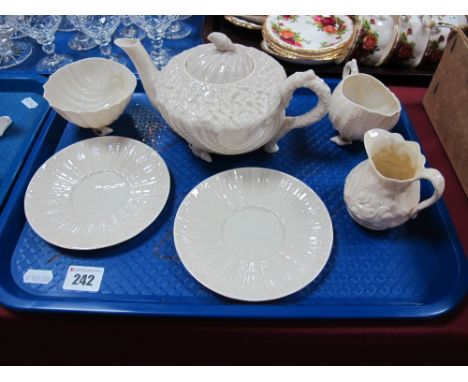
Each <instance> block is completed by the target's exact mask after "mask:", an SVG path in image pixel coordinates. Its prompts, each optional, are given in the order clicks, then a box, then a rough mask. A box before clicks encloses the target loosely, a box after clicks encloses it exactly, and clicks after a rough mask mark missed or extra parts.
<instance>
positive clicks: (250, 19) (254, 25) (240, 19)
mask: <svg viewBox="0 0 468 382" xmlns="http://www.w3.org/2000/svg"><path fill="white" fill-rule="evenodd" d="M224 18H225V19H226V20H227V21H229V22H230V23H231V24H234V25H237V26H238V27H242V28H247V29H257V30H260V29H262V24H263V22H264V21H265V19H266V16H251V15H246V16H224Z"/></svg>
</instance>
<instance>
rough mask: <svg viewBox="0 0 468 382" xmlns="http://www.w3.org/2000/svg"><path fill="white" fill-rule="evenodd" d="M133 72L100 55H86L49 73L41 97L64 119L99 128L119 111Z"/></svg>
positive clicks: (126, 100)
mask: <svg viewBox="0 0 468 382" xmlns="http://www.w3.org/2000/svg"><path fill="white" fill-rule="evenodd" d="M136 84H137V82H136V78H135V76H134V74H133V73H132V72H131V71H130V70H128V69H127V68H126V67H125V66H123V65H121V64H118V63H116V62H113V61H110V60H107V59H104V58H86V59H83V60H80V61H76V62H74V63H72V64H69V65H66V66H64V67H62V68H60V69H59V70H57V71H56V72H55V73H54V74H52V75H51V76H50V77H49V80H48V81H47V82H46V83H45V85H44V98H45V99H46V100H47V101H48V102H49V104H50V106H51V107H52V108H53V109H54V110H55V111H56V112H57V113H58V114H60V115H61V116H62V117H63V118H65V119H66V120H67V121H69V122H71V123H74V124H75V125H78V126H80V127H85V128H93V129H100V128H103V127H105V126H108V125H109V124H111V123H112V122H114V121H115V120H116V119H117V118H119V117H120V115H121V114H122V113H123V111H124V109H125V107H126V106H127V105H128V103H129V102H130V99H131V97H132V95H133V92H134V91H135V88H136Z"/></svg>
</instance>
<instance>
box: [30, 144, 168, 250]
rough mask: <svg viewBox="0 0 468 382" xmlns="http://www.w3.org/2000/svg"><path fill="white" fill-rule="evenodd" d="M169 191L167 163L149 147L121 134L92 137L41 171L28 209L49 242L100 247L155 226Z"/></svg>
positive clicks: (33, 183) (34, 224)
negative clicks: (118, 135) (119, 135)
mask: <svg viewBox="0 0 468 382" xmlns="http://www.w3.org/2000/svg"><path fill="white" fill-rule="evenodd" d="M169 188H170V177H169V172H168V170H167V167H166V164H165V163H164V160H163V159H162V158H161V157H160V156H159V154H158V153H156V151H154V150H153V149H151V148H150V147H149V146H147V145H145V144H143V143H141V142H138V141H136V140H134V139H129V138H124V137H117V136H112V137H100V138H91V139H87V140H84V141H81V142H78V143H75V144H73V145H71V146H69V147H67V148H65V149H63V150H61V151H59V152H58V153H56V154H55V155H54V156H52V157H51V158H50V159H48V160H47V161H46V162H45V163H44V164H43V165H42V166H41V167H40V168H39V170H37V172H36V174H34V177H33V178H32V180H31V182H30V183H29V186H28V189H27V191H26V196H25V199H24V209H25V213H26V218H27V220H28V222H29V224H30V225H31V227H32V229H33V230H34V231H35V232H36V233H37V234H38V235H39V236H40V237H42V238H43V239H44V240H45V241H47V242H49V243H51V244H54V245H57V246H59V247H63V248H69V249H97V248H103V247H107V246H110V245H114V244H118V243H121V242H123V241H125V240H128V239H130V238H132V237H134V236H136V235H137V234H138V233H140V232H141V231H143V230H144V229H145V228H146V227H147V226H149V225H150V224H151V223H152V222H153V221H154V220H155V219H156V217H157V216H158V215H159V213H160V212H161V210H162V209H163V207H164V205H165V204H166V201H167V197H168V195H169Z"/></svg>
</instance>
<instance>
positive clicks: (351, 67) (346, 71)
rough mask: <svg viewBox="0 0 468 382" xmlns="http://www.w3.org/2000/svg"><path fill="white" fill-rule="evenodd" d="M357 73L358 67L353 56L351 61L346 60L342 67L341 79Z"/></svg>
mask: <svg viewBox="0 0 468 382" xmlns="http://www.w3.org/2000/svg"><path fill="white" fill-rule="evenodd" d="M357 73H359V68H358V65H357V62H356V59H355V58H353V59H352V60H351V61H348V62H347V63H346V64H345V66H344V67H343V80H344V79H345V78H346V77H349V76H350V75H352V74H357Z"/></svg>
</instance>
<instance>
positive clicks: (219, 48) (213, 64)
mask: <svg viewBox="0 0 468 382" xmlns="http://www.w3.org/2000/svg"><path fill="white" fill-rule="evenodd" d="M208 40H210V41H211V42H212V44H203V45H200V46H198V47H196V48H194V49H193V51H192V52H191V53H190V54H189V55H188V57H187V60H186V62H185V68H186V70H187V71H188V72H189V73H190V74H191V75H192V76H193V77H195V78H196V79H198V80H200V81H203V82H209V83H216V84H228V83H232V82H236V81H239V80H241V79H243V78H245V77H247V76H248V75H249V74H250V73H252V71H253V69H254V60H253V58H252V56H251V55H250V54H248V52H247V51H246V50H247V49H246V48H244V47H242V46H241V45H234V44H233V43H232V41H231V40H230V39H229V37H227V36H226V35H224V34H222V33H219V32H213V33H210V34H209V35H208Z"/></svg>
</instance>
